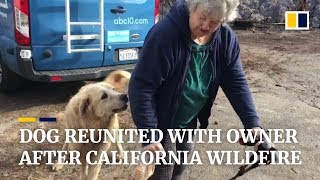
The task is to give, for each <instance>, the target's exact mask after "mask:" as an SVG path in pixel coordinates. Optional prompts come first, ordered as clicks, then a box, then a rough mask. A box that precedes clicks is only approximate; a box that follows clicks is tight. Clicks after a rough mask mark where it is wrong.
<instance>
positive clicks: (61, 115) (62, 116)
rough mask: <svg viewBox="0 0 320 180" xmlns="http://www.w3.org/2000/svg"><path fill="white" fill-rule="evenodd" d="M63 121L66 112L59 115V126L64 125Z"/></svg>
mask: <svg viewBox="0 0 320 180" xmlns="http://www.w3.org/2000/svg"><path fill="white" fill-rule="evenodd" d="M63 120H64V112H59V113H58V114H57V123H58V124H62V123H63Z"/></svg>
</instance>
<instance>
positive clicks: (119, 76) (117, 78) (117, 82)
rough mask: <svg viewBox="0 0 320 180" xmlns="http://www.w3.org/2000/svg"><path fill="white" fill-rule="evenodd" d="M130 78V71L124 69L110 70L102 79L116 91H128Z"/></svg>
mask: <svg viewBox="0 0 320 180" xmlns="http://www.w3.org/2000/svg"><path fill="white" fill-rule="evenodd" d="M130 78H131V73H129V72H128V71H124V70H116V71H113V72H111V73H110V74H109V75H108V76H107V77H106V78H105V80H104V82H106V83H108V84H110V85H111V86H113V87H114V88H115V90H116V91H118V92H128V85H129V81H130Z"/></svg>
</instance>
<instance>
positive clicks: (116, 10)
mask: <svg viewBox="0 0 320 180" xmlns="http://www.w3.org/2000/svg"><path fill="white" fill-rule="evenodd" d="M111 12H112V13H114V14H122V13H125V12H127V10H126V9H125V8H123V7H122V6H118V7H117V8H112V9H111Z"/></svg>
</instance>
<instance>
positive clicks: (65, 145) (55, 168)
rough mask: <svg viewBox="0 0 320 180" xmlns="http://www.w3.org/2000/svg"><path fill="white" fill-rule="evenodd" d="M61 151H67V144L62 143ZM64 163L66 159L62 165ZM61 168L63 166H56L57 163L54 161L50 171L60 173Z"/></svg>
mask: <svg viewBox="0 0 320 180" xmlns="http://www.w3.org/2000/svg"><path fill="white" fill-rule="evenodd" d="M62 151H68V144H67V143H64V144H63V147H62ZM64 162H66V158H65V159H64V161H63V162H62V163H64ZM62 168H63V164H58V162H57V161H55V163H54V164H53V166H52V170H53V171H60V170H61V169H62Z"/></svg>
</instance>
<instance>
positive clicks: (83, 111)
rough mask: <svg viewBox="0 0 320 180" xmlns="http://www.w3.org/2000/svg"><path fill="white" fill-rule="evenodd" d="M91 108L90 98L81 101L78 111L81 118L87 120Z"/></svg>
mask: <svg viewBox="0 0 320 180" xmlns="http://www.w3.org/2000/svg"><path fill="white" fill-rule="evenodd" d="M89 108H90V98H89V97H84V98H82V99H81V101H80V102H79V106H78V109H77V111H78V113H79V115H80V117H82V118H87V117H88V115H89V113H90V110H89Z"/></svg>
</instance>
